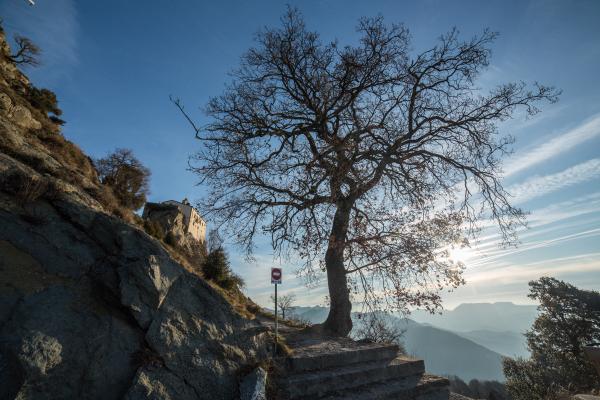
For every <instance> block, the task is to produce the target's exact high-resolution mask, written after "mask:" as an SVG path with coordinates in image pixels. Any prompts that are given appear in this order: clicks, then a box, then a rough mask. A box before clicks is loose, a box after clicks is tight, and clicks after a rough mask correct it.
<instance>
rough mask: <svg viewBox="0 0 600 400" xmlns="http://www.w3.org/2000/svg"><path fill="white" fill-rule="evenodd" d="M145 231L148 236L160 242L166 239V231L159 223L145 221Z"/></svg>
mask: <svg viewBox="0 0 600 400" xmlns="http://www.w3.org/2000/svg"><path fill="white" fill-rule="evenodd" d="M144 230H145V231H146V233H147V234H148V235H150V236H154V237H155V238H157V239H158V240H163V239H164V238H165V231H164V230H163V228H162V226H160V224H159V223H158V222H157V221H151V220H148V219H146V220H144Z"/></svg>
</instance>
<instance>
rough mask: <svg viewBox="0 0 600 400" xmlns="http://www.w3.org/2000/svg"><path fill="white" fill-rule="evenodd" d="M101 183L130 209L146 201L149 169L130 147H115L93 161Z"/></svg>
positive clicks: (135, 208) (137, 207) (138, 206)
mask: <svg viewBox="0 0 600 400" xmlns="http://www.w3.org/2000/svg"><path fill="white" fill-rule="evenodd" d="M94 164H95V166H96V169H97V170H98V177H99V178H100V182H102V184H104V185H107V186H110V187H111V188H112V190H113V192H114V194H115V196H116V197H117V199H119V202H120V203H121V204H122V205H123V206H124V207H127V208H129V209H131V210H137V209H139V208H140V207H141V206H143V205H144V203H146V195H147V194H148V193H149V189H148V184H149V179H150V170H148V168H146V167H144V166H143V165H142V163H141V162H140V161H139V160H138V159H137V158H135V157H134V155H133V151H132V150H130V149H116V150H115V151H114V152H113V153H111V154H108V155H107V156H106V157H104V158H100V159H98V160H96V161H95V162H94Z"/></svg>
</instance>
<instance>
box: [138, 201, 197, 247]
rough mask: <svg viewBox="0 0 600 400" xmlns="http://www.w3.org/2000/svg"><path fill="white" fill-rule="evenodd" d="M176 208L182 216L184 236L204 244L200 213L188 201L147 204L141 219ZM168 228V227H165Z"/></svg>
mask: <svg viewBox="0 0 600 400" xmlns="http://www.w3.org/2000/svg"><path fill="white" fill-rule="evenodd" d="M175 207H177V208H178V209H179V211H180V212H181V214H183V231H184V233H185V234H186V235H189V236H191V237H193V238H194V239H196V240H197V241H198V242H201V243H204V242H205V240H206V222H204V220H203V219H202V217H201V216H200V213H198V211H197V210H196V209H195V208H194V207H193V206H192V205H191V204H190V202H189V201H188V199H183V200H182V201H181V202H179V201H175V200H167V201H163V202H162V203H147V204H146V206H145V207H144V213H143V214H142V217H143V218H144V219H146V218H151V219H155V218H154V217H152V216H151V215H150V214H151V213H153V212H155V211H159V210H162V209H165V208H175ZM165 228H167V230H168V228H169V227H165Z"/></svg>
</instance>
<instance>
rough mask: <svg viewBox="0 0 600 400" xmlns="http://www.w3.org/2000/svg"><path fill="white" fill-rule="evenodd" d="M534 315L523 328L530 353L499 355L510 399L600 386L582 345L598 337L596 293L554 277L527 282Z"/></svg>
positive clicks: (599, 300)
mask: <svg viewBox="0 0 600 400" xmlns="http://www.w3.org/2000/svg"><path fill="white" fill-rule="evenodd" d="M529 286H530V294H529V297H530V298H532V299H534V300H536V301H539V302H540V306H539V307H538V309H539V316H538V317H537V319H536V320H535V321H534V323H533V326H532V327H531V330H530V331H528V332H527V333H526V337H527V344H528V347H529V350H530V351H531V359H529V360H522V359H516V360H513V359H505V360H504V375H505V376H506V379H507V381H506V386H507V388H508V391H509V393H510V394H511V396H512V398H513V399H514V400H547V399H555V398H558V396H559V395H561V392H567V393H574V392H578V391H579V392H583V393H585V392H586V391H590V390H592V389H600V377H598V374H597V373H596V371H595V369H594V367H593V365H592V364H591V362H590V361H589V360H588V359H587V358H586V356H585V355H584V352H583V346H585V345H586V344H590V343H592V342H600V293H598V292H597V291H593V290H581V289H578V288H576V287H575V286H573V285H570V284H568V283H566V282H563V281H559V280H557V279H555V278H549V277H543V278H540V279H539V280H537V281H532V282H530V283H529Z"/></svg>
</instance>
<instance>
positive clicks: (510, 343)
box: [455, 330, 529, 358]
mask: <svg viewBox="0 0 600 400" xmlns="http://www.w3.org/2000/svg"><path fill="white" fill-rule="evenodd" d="M455 333H456V334H458V335H460V336H462V337H464V338H467V339H469V340H472V341H473V342H475V343H477V344H480V345H482V346H485V347H487V348H488V349H490V350H493V351H495V352H497V353H500V354H502V355H504V356H507V357H513V358H514V357H524V358H528V357H529V350H528V349H527V340H526V339H525V335H523V334H522V333H517V332H511V331H504V332H494V331H489V330H478V331H469V332H455Z"/></svg>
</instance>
